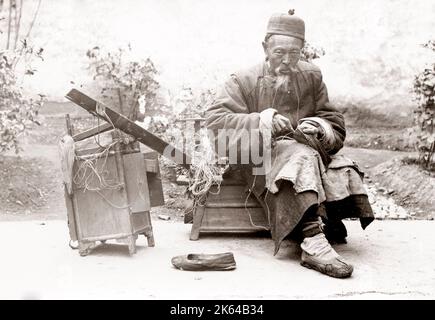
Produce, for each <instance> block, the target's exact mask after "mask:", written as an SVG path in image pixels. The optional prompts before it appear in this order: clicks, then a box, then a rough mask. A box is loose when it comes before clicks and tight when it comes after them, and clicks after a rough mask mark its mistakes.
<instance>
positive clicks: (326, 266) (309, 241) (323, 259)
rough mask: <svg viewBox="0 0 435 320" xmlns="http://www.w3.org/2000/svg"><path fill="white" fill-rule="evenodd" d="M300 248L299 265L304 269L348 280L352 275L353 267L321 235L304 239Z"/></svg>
mask: <svg viewBox="0 0 435 320" xmlns="http://www.w3.org/2000/svg"><path fill="white" fill-rule="evenodd" d="M301 248H302V256H301V260H302V261H301V265H303V266H304V267H307V268H309V269H314V270H317V271H319V272H321V273H324V274H326V275H328V276H330V277H334V278H348V277H350V276H351V275H352V272H353V266H352V265H351V264H349V263H347V262H346V261H345V260H344V259H343V258H342V257H341V256H340V255H339V254H338V253H337V252H336V251H335V250H334V249H333V248H332V247H331V245H330V244H329V242H328V240H326V237H325V235H324V234H323V233H319V234H316V235H315V236H314V237H309V238H308V237H307V238H305V239H304V241H303V242H302V244H301Z"/></svg>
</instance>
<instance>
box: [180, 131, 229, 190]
mask: <svg viewBox="0 0 435 320" xmlns="http://www.w3.org/2000/svg"><path fill="white" fill-rule="evenodd" d="M195 139H197V140H199V141H200V144H199V145H198V146H196V148H197V149H196V150H194V151H193V157H192V165H191V168H190V174H191V179H190V182H189V187H188V190H189V192H190V193H191V194H192V195H193V196H194V197H195V198H202V197H203V196H204V195H206V194H207V193H209V192H210V193H215V194H218V193H219V192H220V185H221V182H222V177H221V175H222V170H221V168H219V167H218V166H217V165H216V164H215V154H214V150H213V149H212V147H211V143H210V141H209V139H208V137H207V136H206V135H204V134H201V131H200V132H198V133H196V134H195ZM212 186H217V191H216V192H211V191H210V189H211V187H212Z"/></svg>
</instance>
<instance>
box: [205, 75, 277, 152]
mask: <svg viewBox="0 0 435 320" xmlns="http://www.w3.org/2000/svg"><path fill="white" fill-rule="evenodd" d="M252 99H254V97H251V96H249V95H248V93H247V89H246V88H243V87H242V86H241V84H240V81H238V79H237V77H236V76H235V75H233V76H231V78H230V79H229V80H228V81H227V82H226V83H225V84H224V85H223V86H222V87H221V88H219V89H218V91H217V95H216V98H215V99H214V101H213V103H212V104H211V105H210V106H209V107H208V108H207V111H206V125H207V128H208V129H210V130H211V131H212V132H213V134H214V137H213V138H214V140H215V147H217V143H218V141H219V142H220V143H222V142H223V141H226V153H227V155H228V148H231V147H234V146H235V145H236V144H237V150H238V153H239V154H240V152H241V150H243V151H247V152H248V151H249V147H250V145H251V143H252V142H253V141H252V139H250V140H249V143H245V141H246V139H248V136H249V137H250V138H252V135H253V134H254V135H255V134H256V133H258V134H261V135H266V134H271V130H272V118H273V116H274V115H275V113H276V110H275V109H272V108H269V109H266V110H264V111H262V112H251V111H253V110H252V106H253V101H252ZM257 141H258V140H257ZM232 150H235V149H234V148H233V149H232ZM219 151H220V150H219ZM227 155H226V156H227ZM219 156H223V155H222V154H221V152H219Z"/></svg>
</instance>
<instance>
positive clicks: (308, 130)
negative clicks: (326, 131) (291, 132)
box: [298, 122, 323, 135]
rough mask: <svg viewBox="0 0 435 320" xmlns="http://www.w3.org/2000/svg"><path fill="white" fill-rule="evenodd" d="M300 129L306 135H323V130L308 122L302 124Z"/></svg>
mask: <svg viewBox="0 0 435 320" xmlns="http://www.w3.org/2000/svg"><path fill="white" fill-rule="evenodd" d="M298 129H299V130H301V131H302V132H303V133H305V134H312V135H318V134H322V133H323V130H322V129H321V128H318V127H316V126H315V125H312V124H311V123H308V122H302V123H301V124H300V125H299V126H298Z"/></svg>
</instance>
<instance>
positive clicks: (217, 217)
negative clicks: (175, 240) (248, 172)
mask: <svg viewBox="0 0 435 320" xmlns="http://www.w3.org/2000/svg"><path fill="white" fill-rule="evenodd" d="M269 230H270V229H269V223H268V221H267V217H266V215H265V212H264V210H263V208H262V207H261V205H260V203H259V202H258V201H257V199H256V198H255V196H254V195H252V194H251V195H250V194H249V190H248V188H247V186H246V184H245V183H244V182H243V181H241V180H238V179H233V178H230V179H224V180H223V181H222V183H221V186H220V190H218V187H217V186H213V187H212V188H211V190H210V191H209V192H208V194H207V198H206V201H205V204H204V205H199V204H198V205H197V206H196V207H195V209H194V212H193V225H192V230H191V232H190V240H198V239H199V234H200V233H206V232H207V233H249V232H259V231H269Z"/></svg>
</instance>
